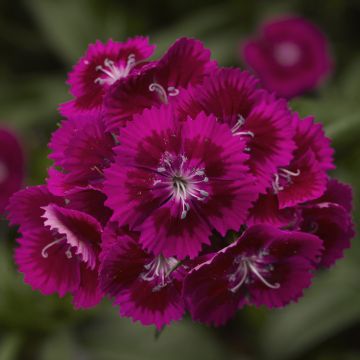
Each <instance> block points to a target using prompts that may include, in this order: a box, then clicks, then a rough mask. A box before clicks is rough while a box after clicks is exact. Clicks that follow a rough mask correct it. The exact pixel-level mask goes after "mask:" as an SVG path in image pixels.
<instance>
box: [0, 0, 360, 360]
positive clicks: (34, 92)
mask: <svg viewBox="0 0 360 360" xmlns="http://www.w3.org/2000/svg"><path fill="white" fill-rule="evenodd" d="M284 13H285V14H286V13H294V14H299V15H302V16H305V17H307V18H308V19H310V20H312V21H313V22H315V23H316V24H318V25H319V26H320V27H321V28H322V29H323V31H324V32H325V33H326V34H327V36H328V38H329V41H330V43H331V47H332V49H333V54H334V58H335V71H334V73H333V74H332V75H331V77H330V79H329V80H328V81H327V83H326V84H325V85H324V86H323V87H322V88H321V89H318V90H317V91H315V92H313V93H312V94H308V95H306V96H304V97H302V98H297V99H294V100H292V106H293V108H294V109H296V110H298V111H299V112H300V113H301V114H302V115H308V114H314V115H316V118H317V121H319V122H322V123H323V124H324V126H325V129H326V132H327V134H328V135H329V136H330V137H331V138H332V139H333V145H334V147H335V148H336V151H337V152H336V164H337V170H336V171H335V172H334V175H335V176H337V177H338V178H340V179H342V180H343V181H347V182H350V183H351V184H352V185H353V186H354V191H355V200H356V201H355V205H356V203H358V200H357V198H356V194H357V193H359V189H360V179H359V176H360V43H359V34H360V25H359V24H360V20H359V19H360V1H358V0H346V1H345V0H326V1H324V0H309V1H308V0H293V1H283V2H281V1H269V0H268V1H266V0H263V1H260V0H257V1H256V0H252V1H248V0H244V1H240V0H237V1H235V0H233V1H231V0H222V1H219V0H182V1H175V0H168V1H147V0H137V1H134V0H133V1H129V0H127V1H119V0H118V1H116V0H27V1H26V0H23V1H21V0H17V1H7V0H0V122H1V124H2V125H3V124H5V125H6V126H7V127H11V128H12V129H14V130H16V131H17V132H18V134H19V136H20V138H21V139H22V140H23V143H24V147H25V151H26V157H27V179H26V183H27V184H39V183H42V182H44V178H45V175H46V169H47V167H48V166H49V164H50V162H49V160H48V159H47V154H48V152H47V147H46V145H47V142H48V141H49V138H50V133H51V132H52V131H54V130H55V129H56V127H57V123H58V122H59V121H60V120H61V118H60V116H59V115H58V113H57V111H56V108H57V105H58V104H59V103H61V102H63V101H66V100H67V99H69V95H68V92H67V87H66V85H65V80H66V73H67V72H68V71H69V70H70V69H71V66H72V65H73V64H74V63H75V61H76V60H77V59H78V58H79V57H80V56H81V55H82V54H83V52H84V51H85V49H86V47H87V45H88V43H90V42H94V41H95V40H96V39H100V40H107V39H108V38H110V37H111V38H113V39H114V40H119V41H122V40H125V39H126V37H128V36H132V35H137V34H144V35H150V37H151V41H152V42H153V43H156V44H157V45H158V51H157V55H159V54H161V53H163V51H164V50H165V49H166V47H167V46H168V45H169V44H170V43H171V42H173V41H174V40H175V39H176V38H178V37H180V36H184V35H185V36H193V37H197V38H199V39H200V40H202V41H204V42H205V44H206V45H207V46H208V47H209V48H210V49H211V50H212V52H213V57H214V58H216V59H217V60H218V61H219V63H220V64H222V65H232V66H241V67H243V65H242V63H241V59H240V58H239V55H238V53H239V51H238V49H239V44H240V43H241V41H242V39H244V38H245V37H247V36H249V35H250V34H251V33H253V32H254V31H255V29H256V26H257V25H258V24H259V23H261V22H262V21H263V20H264V19H268V18H271V17H272V16H274V15H279V14H284ZM358 216H359V214H358V211H356V212H355V214H354V217H355V219H356V220H357V219H358ZM0 237H1V239H0V360H15V359H16V360H17V359H20V360H28V359H31V360H58V359H59V360H65V359H70V360H73V359H74V360H112V359H114V360H115V359H119V360H143V359H144V360H148V359H149V360H152V359H157V360H162V359H166V360H167V359H171V360H177V359H179V360H180V359H189V360H192V359H204V360H208V359H209V360H213V359H214V360H218V359H219V360H221V359H229V360H232V359H233V360H246V359H249V360H252V359H255V360H257V359H260V360H262V359H264V360H296V359H307V360H313V359H314V360H343V359H344V360H358V359H360V246H359V244H358V239H354V241H353V247H352V249H351V250H348V251H347V252H346V258H345V259H343V260H342V261H340V262H339V263H338V264H337V265H336V266H335V267H334V268H332V269H331V270H328V271H324V272H322V273H319V274H318V276H317V278H316V280H315V282H314V286H313V287H312V288H311V289H308V290H306V292H305V296H304V297H303V298H302V299H301V300H300V301H299V302H298V303H297V304H293V305H291V306H288V307H287V308H285V309H283V310H276V311H268V310H266V309H250V308H249V309H245V310H243V311H241V312H239V313H238V316H237V317H236V318H235V319H234V320H232V321H231V322H230V323H229V324H228V325H227V326H226V327H223V328H220V329H214V328H209V327H206V326H202V325H199V324H194V323H192V322H191V321H190V320H188V319H185V320H184V321H182V322H180V323H177V324H174V325H173V326H171V327H169V328H166V329H165V330H164V331H163V333H162V334H161V336H160V337H159V338H158V339H157V340H156V339H155V330H154V329H153V328H151V327H150V328H145V327H142V326H140V325H138V324H135V325H134V324H132V323H131V321H130V320H128V319H120V317H119V316H118V314H117V309H115V308H113V307H112V306H111V305H110V303H109V302H108V301H104V302H103V304H102V305H101V306H99V307H97V308H96V309H94V310H88V311H77V312H76V311H74V310H73V309H72V307H71V304H70V300H69V299H68V298H65V299H58V298H57V297H55V296H53V297H43V296H42V295H40V294H39V293H38V292H33V291H32V290H31V288H30V287H29V286H27V285H24V283H23V281H22V277H21V276H20V275H19V274H17V272H16V269H14V265H13V261H12V248H13V246H14V238H15V231H14V230H11V229H8V228H7V226H6V221H5V220H1V219H0Z"/></svg>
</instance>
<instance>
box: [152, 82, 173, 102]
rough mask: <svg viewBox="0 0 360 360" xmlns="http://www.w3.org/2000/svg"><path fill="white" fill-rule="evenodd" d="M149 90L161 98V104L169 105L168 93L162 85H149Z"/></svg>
mask: <svg viewBox="0 0 360 360" xmlns="http://www.w3.org/2000/svg"><path fill="white" fill-rule="evenodd" d="M149 90H150V91H151V92H154V91H155V92H156V93H157V94H158V95H159V98H160V100H161V102H163V103H164V104H168V103H169V101H168V97H167V94H166V91H165V89H164V88H163V87H162V86H161V85H160V84H158V83H152V84H150V85H149Z"/></svg>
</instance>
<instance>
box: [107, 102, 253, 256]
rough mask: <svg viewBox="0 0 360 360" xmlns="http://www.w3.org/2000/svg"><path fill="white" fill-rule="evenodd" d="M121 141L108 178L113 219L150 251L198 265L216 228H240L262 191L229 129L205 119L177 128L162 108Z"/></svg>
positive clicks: (241, 146)
mask: <svg viewBox="0 0 360 360" xmlns="http://www.w3.org/2000/svg"><path fill="white" fill-rule="evenodd" d="M119 141H120V145H119V146H118V147H117V148H116V150H115V152H116V154H117V156H116V159H115V164H114V165H112V166H111V167H110V168H109V169H108V170H106V172H105V177H106V181H105V184H104V192H105V193H106V195H107V197H108V200H107V202H106V205H107V206H109V207H110V208H111V209H112V210H113V211H114V215H113V217H112V219H113V220H116V221H118V222H119V224H120V225H130V226H131V227H132V228H133V229H135V230H138V231H141V232H142V235H141V237H140V242H141V243H142V244H143V245H144V246H145V247H146V248H147V249H148V250H151V251H155V253H156V254H160V253H162V252H164V254H165V255H166V256H178V257H179V258H184V257H186V256H190V257H192V258H193V257H195V256H196V255H197V254H198V252H199V251H200V249H201V244H208V243H209V239H208V237H209V234H210V233H211V230H212V228H216V229H217V230H218V231H219V232H220V233H221V234H222V235H225V233H226V231H227V230H229V229H235V230H239V229H240V227H241V225H242V224H243V223H244V221H245V219H246V217H247V212H248V209H249V208H250V207H251V205H252V203H253V202H254V201H255V200H256V198H257V196H258V188H257V186H256V185H255V179H254V178H253V177H252V175H250V173H249V171H248V167H247V166H246V165H245V161H246V160H247V158H248V157H247V155H245V154H244V152H243V150H244V143H243V142H242V141H241V140H239V139H238V138H236V137H234V136H233V135H232V133H231V131H230V129H229V127H228V126H227V125H225V124H219V123H218V122H217V121H216V119H215V117H214V116H206V115H205V114H204V113H200V114H199V115H198V116H197V117H196V118H195V119H191V118H189V119H187V121H185V122H176V115H175V112H174V110H173V108H172V107H170V106H162V107H160V108H152V109H151V110H145V111H144V112H143V114H142V115H138V116H137V117H135V119H134V121H133V122H132V123H131V124H129V126H128V127H127V128H125V129H124V130H123V131H122V133H121V135H120V137H119ZM156 233H157V234H158V236H155V237H154V234H156ZM167 236H171V238H172V239H173V241H168V238H167ZM184 244H186V245H184Z"/></svg>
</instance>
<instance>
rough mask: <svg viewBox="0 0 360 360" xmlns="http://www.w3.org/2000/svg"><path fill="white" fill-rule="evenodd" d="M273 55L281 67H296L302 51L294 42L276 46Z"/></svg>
mask: <svg viewBox="0 0 360 360" xmlns="http://www.w3.org/2000/svg"><path fill="white" fill-rule="evenodd" d="M273 55H274V59H275V60H276V61H277V62H278V63H279V64H280V65H283V66H294V65H296V64H297V63H298V62H299V60H300V58H301V49H300V47H299V46H298V45H297V44H294V43H292V42H282V43H279V44H277V45H275V47H274V50H273Z"/></svg>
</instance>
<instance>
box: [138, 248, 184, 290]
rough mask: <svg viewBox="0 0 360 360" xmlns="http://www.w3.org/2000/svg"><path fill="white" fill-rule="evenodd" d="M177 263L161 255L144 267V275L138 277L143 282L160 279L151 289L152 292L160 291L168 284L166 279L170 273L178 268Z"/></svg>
mask: <svg viewBox="0 0 360 360" xmlns="http://www.w3.org/2000/svg"><path fill="white" fill-rule="evenodd" d="M178 264H179V261H178V260H176V259H175V258H173V257H169V258H165V257H164V256H162V255H159V256H157V257H155V258H154V259H153V260H152V261H150V262H149V263H148V264H146V265H145V266H144V268H145V270H148V271H147V272H146V273H142V274H141V275H140V276H141V278H142V279H143V280H144V281H154V280H156V279H157V278H159V279H160V283H159V284H157V285H156V286H155V287H154V288H153V292H155V291H158V290H160V289H161V288H163V287H165V286H166V285H167V284H168V277H169V275H170V274H171V272H172V271H173V270H174V269H175V268H176V267H177V266H178Z"/></svg>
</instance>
